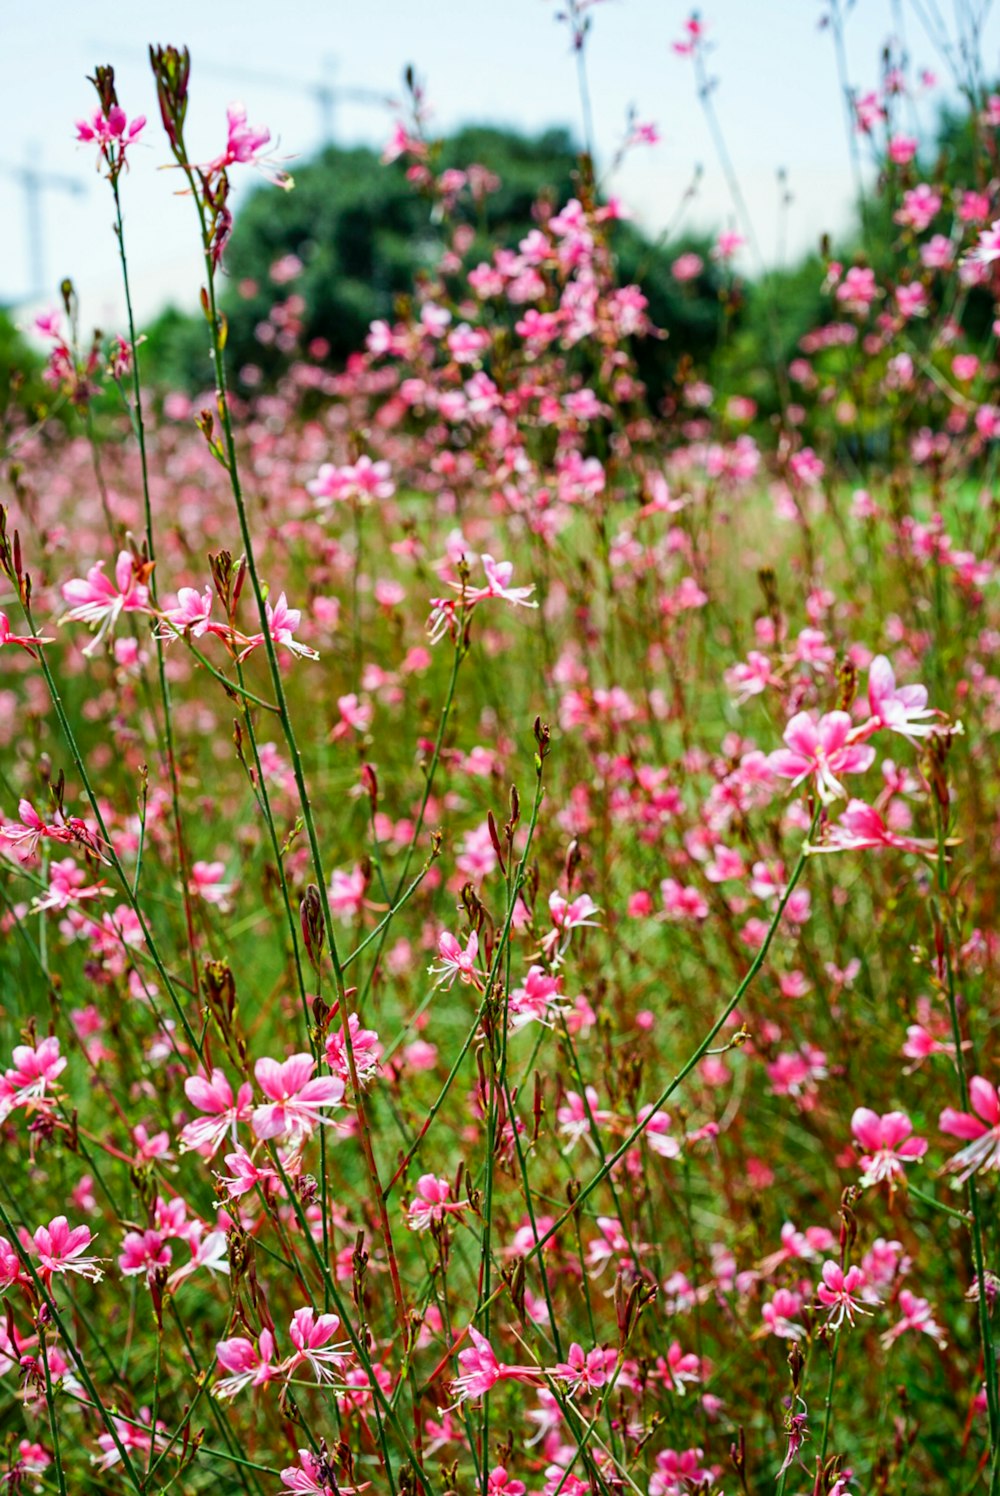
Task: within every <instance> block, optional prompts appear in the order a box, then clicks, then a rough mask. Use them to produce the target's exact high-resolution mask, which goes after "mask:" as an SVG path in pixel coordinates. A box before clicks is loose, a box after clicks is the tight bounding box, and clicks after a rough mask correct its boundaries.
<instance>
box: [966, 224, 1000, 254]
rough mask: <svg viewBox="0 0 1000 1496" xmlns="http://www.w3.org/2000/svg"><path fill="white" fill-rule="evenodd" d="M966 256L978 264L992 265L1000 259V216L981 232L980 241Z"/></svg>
mask: <svg viewBox="0 0 1000 1496" xmlns="http://www.w3.org/2000/svg"><path fill="white" fill-rule="evenodd" d="M966 258H967V259H969V260H971V261H972V262H973V263H974V264H978V265H992V264H993V262H994V260H1000V218H998V219H997V220H996V222H995V223H991V224H990V226H989V228H988V229H983V230H982V231H981V232H980V235H979V243H978V244H977V245H976V247H975V248H974V249H971V250H970V251H969V253H968V255H967V257H966Z"/></svg>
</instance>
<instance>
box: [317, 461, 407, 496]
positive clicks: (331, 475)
mask: <svg viewBox="0 0 1000 1496" xmlns="http://www.w3.org/2000/svg"><path fill="white" fill-rule="evenodd" d="M391 471H392V470H391V469H390V467H389V464H388V463H387V462H373V461H372V460H371V458H370V457H367V456H365V455H362V456H361V457H359V458H358V460H357V462H355V463H349V464H348V465H347V466H345V467H339V468H338V467H333V466H332V465H331V464H330V463H324V464H323V466H322V467H321V468H320V470H319V472H318V473H317V475H316V477H315V478H314V479H313V480H312V481H311V482H310V483H307V484H306V488H307V489H308V491H309V493H311V494H312V496H313V498H315V499H318V500H319V501H320V503H321V504H324V505H326V504H332V503H339V502H342V501H344V500H348V499H353V500H356V501H357V502H358V503H360V504H368V503H370V502H371V501H372V499H389V498H391V497H392V495H393V494H394V493H395V491H396V485H395V484H394V483H393V481H392V475H391Z"/></svg>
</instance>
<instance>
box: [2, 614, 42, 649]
mask: <svg viewBox="0 0 1000 1496" xmlns="http://www.w3.org/2000/svg"><path fill="white" fill-rule="evenodd" d="M52 643H54V640H52V639H47V638H46V637H45V636H44V635H38V636H36V635H34V634H14V633H12V632H11V627H10V619H9V618H8V617H7V614H6V613H0V648H2V647H3V646H4V645H5V644H16V645H18V647H19V648H21V649H23V650H26V651H27V653H28V654H30V655H31V656H32V658H34V659H37V658H38V656H37V654H36V651H35V648H34V646H35V645H36V644H52Z"/></svg>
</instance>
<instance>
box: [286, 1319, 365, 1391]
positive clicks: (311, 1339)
mask: <svg viewBox="0 0 1000 1496" xmlns="http://www.w3.org/2000/svg"><path fill="white" fill-rule="evenodd" d="M339 1329H340V1320H339V1319H338V1317H337V1315H336V1314H317V1313H316V1312H315V1310H313V1309H309V1308H306V1309H297V1310H296V1311H295V1313H294V1315H293V1316H292V1322H291V1324H290V1325H289V1327H288V1338H289V1339H290V1340H291V1342H292V1344H293V1345H294V1346H295V1353H294V1355H292V1356H291V1357H290V1358H289V1359H288V1361H287V1362H286V1363H285V1365H284V1368H283V1369H284V1372H285V1374H286V1375H288V1376H291V1375H292V1373H293V1372H294V1371H296V1370H297V1368H298V1367H299V1366H301V1365H302V1364H303V1363H305V1364H306V1365H308V1366H309V1368H310V1369H311V1371H312V1373H313V1375H314V1376H315V1378H316V1380H317V1381H318V1382H329V1381H332V1380H333V1378H334V1376H335V1375H336V1373H337V1372H338V1371H339V1370H340V1369H341V1368H342V1367H344V1366H345V1365H346V1364H347V1362H348V1361H350V1360H351V1358H352V1356H353V1354H354V1352H353V1350H352V1349H351V1345H350V1342H349V1341H347V1340H342V1341H340V1342H339V1343H338V1344H335V1345H331V1344H330V1342H331V1341H332V1340H333V1337H334V1336H335V1335H336V1333H337V1331H338V1330H339Z"/></svg>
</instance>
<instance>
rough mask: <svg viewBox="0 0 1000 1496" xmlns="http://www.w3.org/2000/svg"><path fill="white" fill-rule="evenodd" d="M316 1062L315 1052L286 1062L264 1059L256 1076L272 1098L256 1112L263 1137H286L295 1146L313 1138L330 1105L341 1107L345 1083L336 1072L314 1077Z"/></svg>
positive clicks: (256, 1128)
mask: <svg viewBox="0 0 1000 1496" xmlns="http://www.w3.org/2000/svg"><path fill="white" fill-rule="evenodd" d="M315 1068H316V1061H315V1060H314V1059H313V1057H312V1055H311V1054H293V1055H292V1056H291V1057H290V1058H289V1059H287V1060H285V1061H284V1063H282V1062H281V1061H279V1060H272V1059H262V1060H258V1061H257V1063H256V1065H255V1066H254V1075H255V1076H256V1078H257V1084H258V1085H259V1086H260V1088H261V1090H262V1091H263V1093H264V1095H265V1096H266V1097H268V1101H267V1102H266V1103H265V1104H264V1105H263V1106H258V1107H256V1108H255V1109H254V1112H253V1119H252V1121H253V1130H254V1132H255V1133H256V1135H257V1137H259V1138H285V1139H287V1140H288V1142H289V1143H290V1144H291V1145H292V1146H293V1147H294V1146H296V1145H297V1144H299V1143H302V1142H304V1141H305V1140H306V1139H307V1138H309V1137H311V1136H312V1134H313V1132H314V1131H315V1129H316V1128H317V1127H318V1126H319V1125H320V1124H321V1123H329V1122H331V1120H332V1119H331V1118H329V1117H325V1116H324V1115H323V1110H324V1108H326V1107H331V1106H339V1105H340V1103H341V1102H342V1101H343V1099H344V1082H343V1081H342V1080H341V1079H340V1078H339V1076H335V1075H324V1076H317V1077H316V1078H315V1079H313V1078H312V1074H313V1071H314V1070H315Z"/></svg>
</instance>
